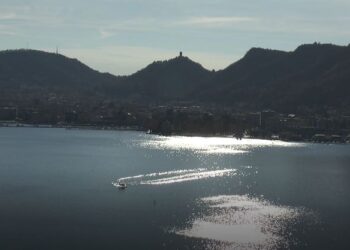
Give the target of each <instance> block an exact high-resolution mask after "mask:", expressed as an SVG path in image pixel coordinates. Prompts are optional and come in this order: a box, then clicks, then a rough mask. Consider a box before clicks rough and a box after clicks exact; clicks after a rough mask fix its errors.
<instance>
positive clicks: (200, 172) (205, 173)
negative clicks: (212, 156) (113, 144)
mask: <svg viewBox="0 0 350 250" xmlns="http://www.w3.org/2000/svg"><path fill="white" fill-rule="evenodd" d="M236 172H237V170H236V169H216V170H208V169H206V168H196V169H183V170H173V171H167V172H158V173H149V174H143V175H135V176H128V177H123V178H120V179H118V180H116V181H114V182H112V185H114V186H117V185H118V183H119V182H121V181H122V182H127V183H128V184H129V185H166V184H173V183H180V182H188V181H196V180H201V179H208V178H214V177H224V176H232V175H235V174H236Z"/></svg>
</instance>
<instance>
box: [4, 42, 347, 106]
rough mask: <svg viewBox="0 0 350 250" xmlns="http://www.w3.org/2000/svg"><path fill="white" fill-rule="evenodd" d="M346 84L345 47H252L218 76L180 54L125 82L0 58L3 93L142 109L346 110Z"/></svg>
mask: <svg viewBox="0 0 350 250" xmlns="http://www.w3.org/2000/svg"><path fill="white" fill-rule="evenodd" d="M349 85H350V46H338V45H333V44H319V43H314V44H304V45H300V46H299V47H297V48H296V49H295V50H294V51H289V52H286V51H280V50H272V49H263V48H252V49H250V50H249V51H248V52H247V53H246V54H245V56H243V57H242V58H241V59H240V60H238V61H236V62H234V63H232V64H230V65H229V66H227V67H226V68H224V69H222V70H219V71H216V72H214V71H210V70H207V69H205V68H204V67H203V66H202V65H200V64H199V63H197V62H194V61H192V60H191V59H190V58H188V57H186V56H182V55H180V56H177V57H175V58H172V59H169V60H164V61H154V62H153V63H151V64H149V65H147V66H146V67H144V68H143V69H140V70H139V71H137V72H135V73H133V74H131V75H128V76H115V75H112V74H109V73H101V72H98V71H96V70H94V69H92V68H90V67H88V66H87V65H85V64H83V63H81V62H80V61H78V60H77V59H72V58H68V57H65V56H63V55H59V54H54V53H48V52H43V51H36V50H8V51H1V52H0V86H1V87H2V89H3V90H6V89H7V88H17V89H22V90H23V88H24V89H26V88H31V87H32V86H36V88H44V89H46V88H48V89H50V91H52V89H54V90H55V89H62V90H64V91H66V90H69V91H73V92H75V93H77V94H83V92H84V91H85V90H86V91H88V92H89V93H90V95H91V94H94V93H95V94H96V95H100V96H101V97H102V98H103V96H105V98H112V99H113V98H114V99H116V100H119V101H126V102H134V103H143V104H152V103H153V104H157V103H158V104H159V103H169V102H170V103H174V102H193V103H199V104H204V105H211V104H216V105H224V106H231V107H237V108H242V109H251V110H257V109H263V108H273V109H280V110H288V111H293V110H297V109H299V108H303V107H306V108H315V107H323V106H330V107H336V108H348V107H350V101H348V98H346V96H347V95H349V94H350V86H349ZM24 91H27V90H24ZM5 92H6V91H5ZM80 92H81V93H80ZM82 98H84V97H82Z"/></svg>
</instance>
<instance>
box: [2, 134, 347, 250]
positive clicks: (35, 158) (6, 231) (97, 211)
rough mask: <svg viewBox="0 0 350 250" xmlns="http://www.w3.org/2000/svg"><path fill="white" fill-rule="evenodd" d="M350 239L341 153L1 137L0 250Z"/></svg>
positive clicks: (145, 139)
mask: <svg viewBox="0 0 350 250" xmlns="http://www.w3.org/2000/svg"><path fill="white" fill-rule="evenodd" d="M119 179H122V181H124V182H126V183H127V184H128V188H127V189H126V190H123V191H121V190H119V189H118V188H117V187H116V186H115V185H116V183H117V181H118V180H119ZM349 239H350V146H348V145H325V144H306V143H287V142H280V141H264V140H254V139H251V140H248V139H245V140H235V139H232V138H204V137H161V136H155V135H146V134H143V133H140V132H117V131H92V130H65V129H35V128H0V249H2V250H6V249H35V250H40V249H349Z"/></svg>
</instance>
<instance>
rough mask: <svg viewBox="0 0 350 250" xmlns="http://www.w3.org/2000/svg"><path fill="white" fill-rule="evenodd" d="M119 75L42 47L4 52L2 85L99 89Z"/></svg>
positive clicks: (0, 60)
mask: <svg viewBox="0 0 350 250" xmlns="http://www.w3.org/2000/svg"><path fill="white" fill-rule="evenodd" d="M117 79H118V78H117V77H115V76H113V75H111V74H108V73H100V72H98V71H96V70H93V69H91V68H89V67H88V66H86V65H85V64H83V63H81V62H79V61H78V60H77V59H71V58H68V57H65V56H63V55H59V54H54V53H47V52H43V51H38V50H7V51H1V52H0V86H1V87H2V88H4V87H9V88H25V89H30V88H36V89H37V88H43V89H47V88H50V89H51V90H55V89H56V90H63V91H71V90H76V91H83V90H89V89H90V90H93V89H99V88H101V86H109V85H110V84H112V83H113V84H114V83H115V82H116V81H117Z"/></svg>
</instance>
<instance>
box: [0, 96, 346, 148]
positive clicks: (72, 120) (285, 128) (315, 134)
mask: <svg viewBox="0 0 350 250" xmlns="http://www.w3.org/2000/svg"><path fill="white" fill-rule="evenodd" d="M0 126H3V127H4V126H5V127H23V126H30V127H65V128H80V129H83V128H88V129H110V130H140V131H146V132H148V133H154V134H160V135H191V136H192V135H200V136H233V137H236V138H243V137H252V138H261V139H272V140H284V141H303V142H318V143H349V142H350V114H344V113H339V112H337V111H335V110H331V109H328V110H327V111H326V112H324V113H323V114H320V113H312V112H309V113H307V112H304V113H303V114H294V113H279V112H277V111H274V110H270V109H269V110H261V111H256V112H249V111H244V112H242V111H237V110H234V109H232V108H223V107H213V106H199V105H191V104H186V103H182V104H180V105H179V104H177V105H174V104H171V105H144V106H142V105H136V104H120V103H115V102H112V101H100V102H95V103H94V102H90V103H87V102H86V103H79V102H77V103H74V104H70V105H58V104H57V100H56V99H55V98H51V99H49V100H48V103H45V105H41V103H40V102H37V103H36V104H34V105H32V106H30V107H29V106H28V105H26V106H11V105H8V106H2V107H0Z"/></svg>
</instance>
